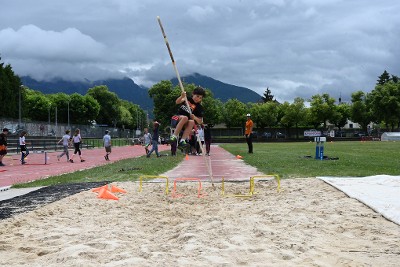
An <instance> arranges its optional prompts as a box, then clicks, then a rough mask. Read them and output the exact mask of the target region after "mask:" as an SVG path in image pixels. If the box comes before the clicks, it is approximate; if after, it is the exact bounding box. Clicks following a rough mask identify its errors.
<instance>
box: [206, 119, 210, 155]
mask: <svg viewBox="0 0 400 267" xmlns="http://www.w3.org/2000/svg"><path fill="white" fill-rule="evenodd" d="M204 142H205V144H206V155H207V156H210V149H211V126H210V124H206V125H205V127H204Z"/></svg>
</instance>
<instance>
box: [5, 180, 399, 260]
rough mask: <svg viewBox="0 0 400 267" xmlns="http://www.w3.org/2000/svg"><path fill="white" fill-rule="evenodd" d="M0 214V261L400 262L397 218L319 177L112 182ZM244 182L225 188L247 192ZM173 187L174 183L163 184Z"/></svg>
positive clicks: (239, 186)
mask: <svg viewBox="0 0 400 267" xmlns="http://www.w3.org/2000/svg"><path fill="white" fill-rule="evenodd" d="M115 185H117V186H118V187H120V188H123V189H125V190H127V191H128V193H127V194H117V195H118V196H119V197H120V200H119V201H112V200H103V199H98V198H96V193H93V192H90V191H87V192H82V193H79V194H77V195H74V196H71V197H68V198H65V199H63V200H61V201H57V202H55V203H52V204H50V205H47V206H45V207H43V208H40V209H37V210H35V211H32V212H28V213H24V214H20V215H17V216H15V217H13V218H10V219H7V220H3V221H0V236H1V238H0V266H97V267H98V266H399V264H400V226H399V225H396V224H394V223H392V222H390V221H387V220H386V219H384V218H383V217H382V216H380V215H379V214H377V213H376V212H374V211H373V210H371V209H370V208H368V207H366V206H365V205H363V204H361V203H360V202H358V201H357V200H354V199H351V198H348V197H347V196H346V195H345V194H343V193H342V192H340V191H338V190H336V189H335V188H333V187H331V186H330V185H327V184H326V183H324V182H323V181H321V180H317V179H288V180H283V181H282V188H283V189H284V191H283V192H281V193H277V192H276V185H275V183H274V182H256V191H257V192H258V194H257V195H255V196H254V197H252V198H235V197H225V198H224V197H221V195H220V193H221V191H220V188H221V184H216V187H217V190H213V189H212V188H211V185H210V184H208V183H207V184H206V183H203V191H204V192H206V193H207V196H205V197H204V198H197V191H196V186H197V184H179V185H178V190H179V192H184V193H186V194H188V195H186V196H185V197H183V198H177V199H174V198H172V197H171V195H168V196H165V195H164V194H163V193H164V192H163V190H164V188H165V186H164V184H144V186H143V192H142V193H138V192H137V190H138V183H119V184H115ZM248 186H249V185H248V183H229V184H226V185H225V190H226V191H227V193H228V191H231V192H230V193H233V192H232V191H234V192H236V193H239V192H241V193H246V191H247V190H248ZM170 189H172V185H171V188H170Z"/></svg>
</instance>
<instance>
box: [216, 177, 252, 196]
mask: <svg viewBox="0 0 400 267" xmlns="http://www.w3.org/2000/svg"><path fill="white" fill-rule="evenodd" d="M221 195H222V196H224V197H252V195H251V194H248V195H225V178H224V177H222V185H221Z"/></svg>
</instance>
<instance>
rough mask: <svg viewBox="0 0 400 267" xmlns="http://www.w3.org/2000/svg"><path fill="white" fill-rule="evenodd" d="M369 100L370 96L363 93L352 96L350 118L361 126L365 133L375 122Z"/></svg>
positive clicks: (359, 92)
mask: <svg viewBox="0 0 400 267" xmlns="http://www.w3.org/2000/svg"><path fill="white" fill-rule="evenodd" d="M368 98H369V96H368V94H365V93H364V92H362V91H357V92H355V93H353V94H351V102H352V105H351V107H350V118H351V120H352V121H353V122H356V123H358V124H360V126H361V128H362V129H363V130H364V131H367V126H368V124H369V123H370V122H371V121H374V115H373V112H372V110H371V105H370V100H369V99H368Z"/></svg>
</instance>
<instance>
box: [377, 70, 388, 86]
mask: <svg viewBox="0 0 400 267" xmlns="http://www.w3.org/2000/svg"><path fill="white" fill-rule="evenodd" d="M388 81H390V75H389V73H388V72H387V71H386V70H385V71H384V72H383V73H382V75H381V76H379V77H378V80H377V83H376V84H377V85H378V84H380V85H384V84H385V83H387V82H388Z"/></svg>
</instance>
